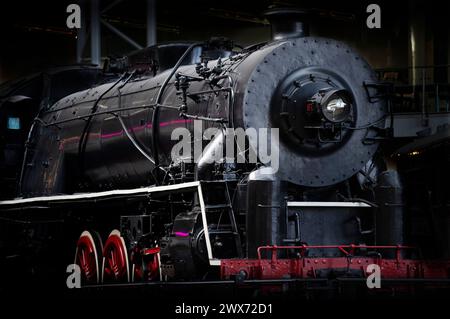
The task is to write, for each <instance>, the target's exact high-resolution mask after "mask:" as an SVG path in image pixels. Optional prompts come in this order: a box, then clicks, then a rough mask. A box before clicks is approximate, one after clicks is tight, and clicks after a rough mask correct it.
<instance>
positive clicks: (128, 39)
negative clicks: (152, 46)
mask: <svg viewBox="0 0 450 319" xmlns="http://www.w3.org/2000/svg"><path fill="white" fill-rule="evenodd" d="M101 22H102V23H103V25H104V26H105V27H107V28H108V29H109V30H110V31H112V32H113V33H115V34H116V35H118V36H119V37H120V38H122V39H123V40H125V41H126V42H128V43H129V44H130V45H131V46H133V47H135V48H136V49H138V50H140V49H142V48H143V47H142V46H141V45H140V44H139V43H137V42H136V41H134V40H133V39H131V38H130V37H129V36H127V35H126V34H125V33H123V32H122V31H120V30H119V29H117V28H116V27H115V26H113V25H112V24H110V23H108V22H107V21H105V20H103V19H102V20H101Z"/></svg>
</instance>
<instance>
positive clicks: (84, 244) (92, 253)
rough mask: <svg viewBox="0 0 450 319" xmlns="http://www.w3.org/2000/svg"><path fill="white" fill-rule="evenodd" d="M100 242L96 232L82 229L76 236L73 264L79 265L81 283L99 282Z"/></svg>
mask: <svg viewBox="0 0 450 319" xmlns="http://www.w3.org/2000/svg"><path fill="white" fill-rule="evenodd" d="M102 251H103V247H102V242H101V239H100V236H99V234H98V233H97V232H90V231H84V232H82V233H81V235H80V237H79V238H78V242H77V248H76V250H75V262H74V263H75V264H77V265H78V266H80V270H81V278H82V281H83V283H86V284H98V283H100V261H101V260H102Z"/></svg>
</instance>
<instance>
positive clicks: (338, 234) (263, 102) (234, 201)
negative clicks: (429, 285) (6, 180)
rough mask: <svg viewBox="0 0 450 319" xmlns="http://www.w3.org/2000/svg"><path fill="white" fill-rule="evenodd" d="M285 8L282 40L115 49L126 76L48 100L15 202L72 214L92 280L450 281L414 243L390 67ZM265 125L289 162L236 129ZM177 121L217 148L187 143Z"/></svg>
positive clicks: (69, 234) (71, 245) (73, 237)
mask: <svg viewBox="0 0 450 319" xmlns="http://www.w3.org/2000/svg"><path fill="white" fill-rule="evenodd" d="M290 14H291V16H289V18H290V19H293V18H292V17H293V16H295V17H297V16H298V12H297V15H295V14H294V15H293V16H292V12H291V13H290ZM269 18H270V19H271V20H272V22H274V23H273V25H272V28H273V34H274V36H273V40H272V41H270V42H268V43H261V44H256V45H253V46H250V47H247V48H240V49H239V48H236V47H234V45H233V43H231V42H230V41H227V40H224V39H214V40H211V41H209V42H206V43H177V44H166V45H160V46H156V47H152V48H148V49H144V50H143V51H139V52H136V53H135V54H133V55H131V56H129V57H126V58H123V59H117V60H113V61H110V64H109V66H108V67H109V68H110V70H114V72H116V73H118V74H119V75H118V76H117V77H116V78H115V79H114V80H110V81H108V82H107V83H105V84H102V85H99V86H95V87H92V88H90V89H87V90H84V91H80V92H77V93H74V94H71V95H69V96H67V97H64V98H62V99H61V100H59V101H58V102H56V103H55V104H53V105H52V106H51V107H49V108H46V109H43V110H41V111H40V112H39V114H38V116H37V117H36V118H35V120H34V122H33V125H32V127H31V129H30V132H29V137H28V140H27V142H26V144H25V145H26V146H25V154H24V157H23V164H22V168H21V171H20V176H19V178H18V193H17V198H15V199H10V200H4V201H2V202H0V207H1V208H0V209H1V210H2V214H6V215H8V216H16V217H17V214H18V212H20V216H34V217H30V218H36V217H35V216H36V213H35V212H39V214H38V216H40V217H39V218H41V219H42V216H46V218H48V220H49V221H50V220H51V219H54V220H56V219H58V220H62V221H63V222H62V227H63V229H64V230H63V237H64V238H65V239H64V240H61V241H60V242H58V245H61V246H63V247H64V248H63V249H62V251H64V252H65V253H64V254H67V256H65V259H64V261H65V262H66V264H68V263H71V262H72V263H74V264H77V265H78V266H79V267H80V269H81V273H82V281H83V284H85V285H92V284H94V285H96V284H107V283H112V282H129V283H131V282H140V281H178V280H188V281H189V280H201V279H209V278H212V279H223V280H228V279H238V280H240V281H245V280H262V279H273V280H275V279H278V280H280V282H282V281H283V280H287V279H290V280H293V279H298V278H303V279H317V278H328V279H330V278H348V277H351V278H366V277H367V276H368V275H369V274H370V271H369V270H367V268H366V266H368V265H369V264H377V265H380V267H381V269H382V273H381V274H382V277H383V278H403V279H424V278H425V279H426V278H448V276H449V269H450V266H449V265H450V264H449V263H448V262H447V261H446V260H444V259H439V260H434V259H433V260H431V259H430V260H428V259H423V258H419V256H420V255H419V253H418V252H417V250H416V247H413V246H409V245H407V244H409V243H410V242H409V238H408V236H407V235H408V232H407V231H405V229H407V228H408V225H409V224H407V223H408V218H407V216H406V213H405V194H404V189H403V184H402V178H401V176H400V174H399V171H398V170H397V169H396V167H395V165H393V162H394V161H395V158H394V159H392V157H389V156H387V155H389V152H388V151H387V150H386V145H387V144H386V143H387V142H386V141H390V142H392V141H391V140H389V132H390V129H391V128H390V127H389V116H388V115H389V113H388V110H387V106H386V104H387V103H386V101H387V100H386V99H385V98H384V96H383V94H381V93H382V92H381V90H382V86H381V85H380V84H379V83H378V81H377V77H376V74H375V73H374V71H373V70H372V69H371V67H370V66H369V65H368V64H367V63H366V62H365V61H364V59H363V58H362V57H361V56H360V55H358V53H356V52H355V51H354V50H353V49H352V48H350V47H349V46H348V45H346V44H344V43H341V42H339V41H335V40H331V39H325V38H319V37H312V36H308V34H307V29H306V26H305V25H304V24H302V23H299V22H298V21H291V22H292V23H288V22H289V21H290V20H289V19H288V18H286V12H280V11H276V10H274V11H273V12H272V13H270V14H269ZM281 21H282V22H283V23H280V22H281ZM252 128H254V129H260V128H267V129H278V132H279V136H278V137H277V138H275V137H274V135H270V134H269V135H268V136H267V139H268V144H269V145H270V146H271V150H272V152H273V154H279V156H278V164H277V165H276V167H275V166H274V164H275V163H274V162H273V161H271V162H267V161H263V159H262V158H261V157H260V155H259V154H261V152H260V151H261V149H260V148H261V143H260V142H261V139H262V137H261V136H258V135H254V134H246V136H245V138H244V142H243V143H239V142H238V138H237V136H235V135H233V134H234V133H230V130H229V129H234V130H235V131H236V130H237V129H241V130H242V131H245V132H248V130H249V129H252ZM176 129H183V130H184V131H183V132H187V133H188V134H187V135H186V136H187V138H188V140H189V143H188V145H189V148H191V147H192V148H194V144H196V143H200V145H201V149H202V150H203V152H200V153H197V154H196V153H195V151H193V150H192V149H189V151H193V152H188V153H189V154H191V155H190V156H189V157H188V158H186V157H183V156H181V155H179V156H178V155H177V154H175V155H174V152H173V150H174V147H176V145H177V143H179V142H180V140H179V139H180V136H179V135H177V134H174V132H175V131H176ZM208 129H215V130H216V132H217V134H215V135H214V137H212V138H211V139H205V138H204V135H205V132H206V131H207V130H208ZM230 135H231V138H230ZM230 141H231V142H230ZM380 143H381V144H382V145H383V147H381V148H380ZM229 144H231V145H232V146H233V147H234V148H233V150H234V151H233V153H232V155H231V156H229V155H228V153H227V156H225V155H223V156H222V157H219V158H217V156H216V155H217V154H223V152H224V150H225V148H226V147H227V146H229ZM192 153H194V154H192ZM255 154H256V155H255ZM255 156H256V161H252V160H251V159H252V158H255ZM49 229H51V227H50V226H49V227H48V228H46V230H45V233H46V234H47V233H48V232H49ZM77 234H78V235H77ZM80 234H81V235H80ZM60 235H61V234H60ZM64 254H63V255H64ZM74 256H75V257H74ZM440 257H442V256H440ZM61 258H62V259H63V257H61ZM272 284H273V283H272Z"/></svg>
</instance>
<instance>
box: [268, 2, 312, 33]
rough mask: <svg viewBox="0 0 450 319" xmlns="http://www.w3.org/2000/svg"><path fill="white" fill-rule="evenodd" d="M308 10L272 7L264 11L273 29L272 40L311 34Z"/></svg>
mask: <svg viewBox="0 0 450 319" xmlns="http://www.w3.org/2000/svg"><path fill="white" fill-rule="evenodd" d="M307 14H308V12H307V11H306V10H302V9H294V8H271V9H269V10H267V11H266V12H264V16H265V17H266V18H267V20H269V22H270V25H271V29H272V40H273V41H278V40H284V39H289V38H300V37H306V36H308V35H309V25H308V23H307V22H306V18H307Z"/></svg>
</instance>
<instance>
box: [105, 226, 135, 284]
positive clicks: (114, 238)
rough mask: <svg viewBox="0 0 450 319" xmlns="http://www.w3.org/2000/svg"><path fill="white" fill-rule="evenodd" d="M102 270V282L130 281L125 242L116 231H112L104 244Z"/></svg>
mask: <svg viewBox="0 0 450 319" xmlns="http://www.w3.org/2000/svg"><path fill="white" fill-rule="evenodd" d="M102 269H103V273H102V278H103V281H104V282H108V281H119V282H129V281H130V272H129V264H128V251H127V247H126V245H125V241H124V240H123V237H122V236H121V235H120V232H119V231H118V230H113V231H112V232H111V234H109V237H108V239H107V240H106V242H105V247H104V248H103V267H102Z"/></svg>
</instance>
